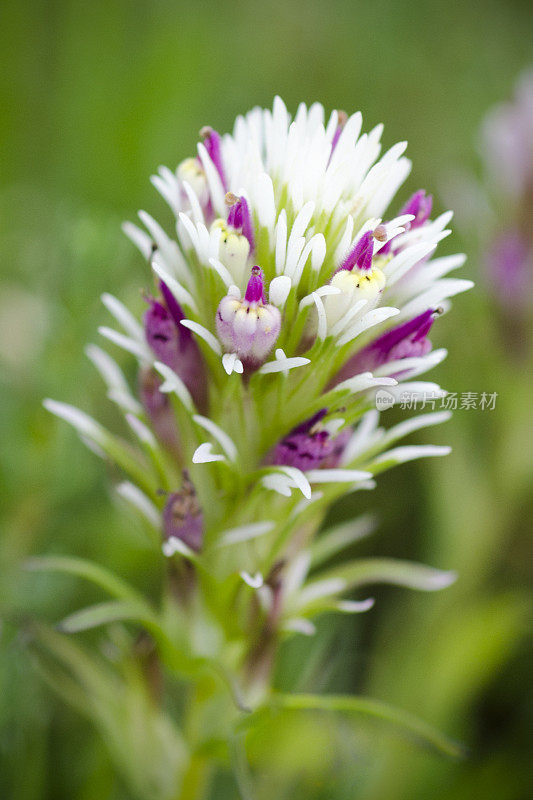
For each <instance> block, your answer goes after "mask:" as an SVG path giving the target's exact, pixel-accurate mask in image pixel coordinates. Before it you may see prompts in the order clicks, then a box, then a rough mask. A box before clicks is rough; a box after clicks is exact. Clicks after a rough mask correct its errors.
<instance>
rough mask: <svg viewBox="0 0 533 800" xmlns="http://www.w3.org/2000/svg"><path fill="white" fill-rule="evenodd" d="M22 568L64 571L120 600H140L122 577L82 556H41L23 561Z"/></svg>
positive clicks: (39, 570)
mask: <svg viewBox="0 0 533 800" xmlns="http://www.w3.org/2000/svg"><path fill="white" fill-rule="evenodd" d="M24 568H25V569H27V570H29V571H31V572H64V573H66V574H68V575H75V576H76V577H78V578H85V579H86V580H88V581H91V582H92V583H95V584H96V585H97V586H100V587H101V588H102V589H104V590H105V591H106V592H108V593H109V594H110V595H113V596H114V597H118V598H119V599H121V600H137V601H142V598H141V596H140V595H139V594H138V593H137V592H136V590H135V589H133V588H132V587H131V586H130V585H129V584H128V583H126V581H124V580H122V578H119V577H117V576H116V575H115V574H114V573H112V572H110V570H108V569H105V567H101V566H100V565H99V564H95V563H94V562H92V561H87V560H85V559H83V558H70V557H68V556H41V557H37V558H30V559H28V560H27V561H26V562H25V563H24Z"/></svg>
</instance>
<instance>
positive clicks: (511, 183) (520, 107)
mask: <svg viewBox="0 0 533 800" xmlns="http://www.w3.org/2000/svg"><path fill="white" fill-rule="evenodd" d="M481 138H482V148H483V152H484V156H485V162H486V164H487V167H488V171H489V173H490V175H491V178H492V180H493V182H494V184H495V186H496V187H497V188H498V189H501V190H503V191H504V192H505V193H506V194H507V195H510V196H511V197H513V198H514V199H516V200H517V201H518V202H523V200H524V198H525V197H526V196H527V197H529V198H530V203H531V197H532V195H533V69H530V70H529V71H528V72H526V73H524V75H522V77H521V78H520V80H519V82H518V84H517V87H516V91H515V96H514V99H513V100H512V101H511V102H509V103H503V104H501V105H499V106H496V107H495V108H494V109H493V110H492V111H491V112H489V114H488V115H487V116H486V118H485V121H484V123H483V126H482V132H481Z"/></svg>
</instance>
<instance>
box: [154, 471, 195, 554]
mask: <svg viewBox="0 0 533 800" xmlns="http://www.w3.org/2000/svg"><path fill="white" fill-rule="evenodd" d="M203 536H204V517H203V513H202V509H201V508H200V505H199V503H198V497H197V494H196V490H195V488H194V486H193V484H192V483H191V481H190V480H189V477H188V475H187V474H186V473H184V475H183V483H182V486H181V489H180V490H179V492H172V494H169V496H168V499H167V502H166V503H165V507H164V509H163V537H164V539H165V544H164V546H163V551H164V552H166V554H167V555H169V554H171V553H173V552H175V549H174V544H175V540H179V541H182V542H183V543H184V544H186V545H187V547H190V548H191V550H195V551H196V552H198V551H199V550H200V549H201V547H202V542H203ZM173 540H174V541H173Z"/></svg>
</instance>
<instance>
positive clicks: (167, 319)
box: [143, 281, 207, 410]
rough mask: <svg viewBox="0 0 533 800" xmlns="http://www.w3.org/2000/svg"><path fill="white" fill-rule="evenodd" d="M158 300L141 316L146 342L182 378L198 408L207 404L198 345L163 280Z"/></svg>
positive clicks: (159, 358) (151, 301)
mask: <svg viewBox="0 0 533 800" xmlns="http://www.w3.org/2000/svg"><path fill="white" fill-rule="evenodd" d="M159 286H160V289H161V294H162V298H161V300H160V301H159V300H154V299H153V298H150V299H149V303H150V308H149V309H148V311H146V313H145V315H144V319H143V321H144V332H145V336H146V341H147V342H148V344H149V346H150V347H151V349H152V350H153V352H154V354H155V356H156V358H157V359H158V361H162V362H163V363H164V364H166V365H167V366H168V367H170V368H171V369H172V370H174V372H175V373H176V375H178V377H179V378H181V380H182V381H183V383H184V384H185V386H186V387H187V389H188V390H189V392H190V393H191V396H192V398H193V400H194V402H195V404H196V406H197V407H198V409H200V410H204V409H205V407H206V404H207V382H206V374H205V367H204V363H203V361H202V357H201V354H200V351H199V349H198V345H197V344H196V342H195V341H194V339H193V337H192V334H191V332H190V331H189V330H188V328H185V327H184V326H183V325H181V324H180V323H181V320H182V319H185V315H184V313H183V311H182V309H181V307H180V305H179V303H178V302H177V301H176V298H175V297H174V295H173V294H172V292H171V291H170V290H169V288H168V286H166V284H165V283H163V281H161V282H160V284H159Z"/></svg>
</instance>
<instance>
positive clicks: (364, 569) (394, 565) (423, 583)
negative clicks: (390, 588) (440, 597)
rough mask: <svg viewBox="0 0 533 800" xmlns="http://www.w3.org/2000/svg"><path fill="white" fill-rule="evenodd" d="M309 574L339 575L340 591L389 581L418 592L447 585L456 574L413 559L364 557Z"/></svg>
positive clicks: (326, 576) (328, 577) (319, 576)
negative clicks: (341, 584) (342, 587)
mask: <svg viewBox="0 0 533 800" xmlns="http://www.w3.org/2000/svg"><path fill="white" fill-rule="evenodd" d="M313 577H314V578H316V579H320V580H329V579H332V578H340V579H341V580H344V581H345V582H346V587H345V589H344V591H346V590H348V589H354V588H356V587H358V586H366V585H367V584H370V583H390V584H393V585H395V586H405V587H407V588H409V589H418V590H419V591H422V592H435V591H438V590H439V589H445V588H446V587H447V586H450V585H451V584H452V583H453V582H454V581H455V580H456V578H457V575H456V573H455V572H449V571H444V570H440V569H435V568H434V567H427V566H426V565H425V564H417V563H415V562H414V561H403V560H399V559H394V558H366V559H359V560H357V561H349V562H348V563H347V564H340V565H339V566H338V567H332V569H329V570H327V571H325V572H320V573H319V574H317V575H313Z"/></svg>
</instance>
